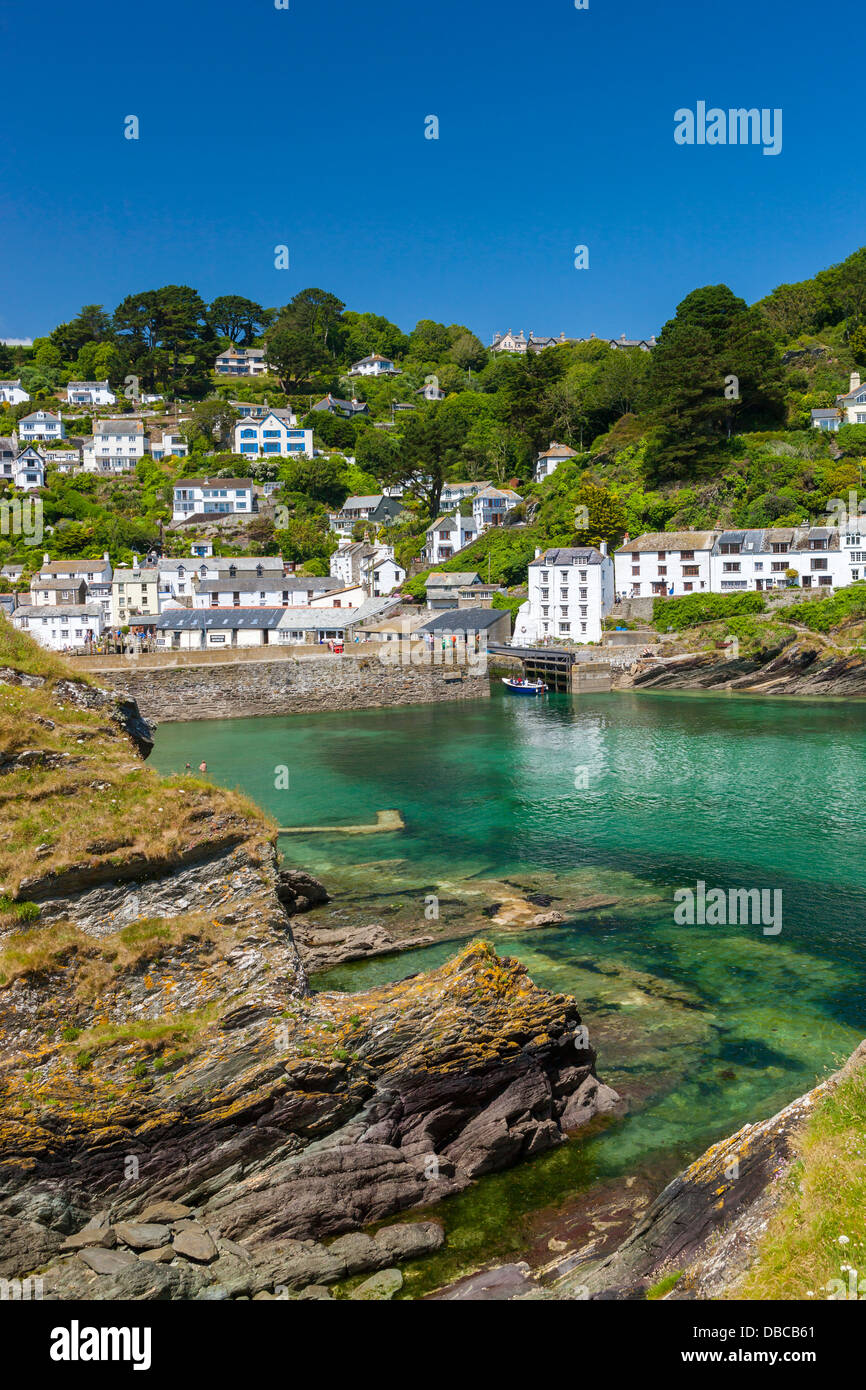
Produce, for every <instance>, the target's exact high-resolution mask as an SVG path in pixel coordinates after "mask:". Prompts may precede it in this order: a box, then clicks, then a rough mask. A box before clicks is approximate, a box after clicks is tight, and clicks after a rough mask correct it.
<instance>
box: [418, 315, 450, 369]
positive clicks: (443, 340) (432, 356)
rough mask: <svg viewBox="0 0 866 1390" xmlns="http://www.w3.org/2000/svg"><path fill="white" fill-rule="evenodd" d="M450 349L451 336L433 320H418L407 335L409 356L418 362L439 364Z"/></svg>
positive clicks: (441, 325)
mask: <svg viewBox="0 0 866 1390" xmlns="http://www.w3.org/2000/svg"><path fill="white" fill-rule="evenodd" d="M450 349H451V334H450V333H449V332H448V329H447V328H446V327H445V325H444V323H436V321H435V319H419V320H418V322H417V323H416V325H415V327H414V329H413V330H412V332H411V333H410V334H409V356H410V357H413V358H415V360H416V361H418V362H439V361H440V360H441V359H442V358H443V357H445V356H446V355H447V353H448V352H449V351H450Z"/></svg>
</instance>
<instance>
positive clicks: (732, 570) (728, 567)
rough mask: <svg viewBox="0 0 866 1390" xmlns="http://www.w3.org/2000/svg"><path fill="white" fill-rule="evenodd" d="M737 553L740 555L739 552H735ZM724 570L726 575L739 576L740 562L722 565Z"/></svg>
mask: <svg viewBox="0 0 866 1390" xmlns="http://www.w3.org/2000/svg"><path fill="white" fill-rule="evenodd" d="M735 553H738V552H735ZM722 569H723V571H724V573H725V574H739V572H740V565H739V561H737V562H733V561H729V562H727V563H725V564H723V565H722Z"/></svg>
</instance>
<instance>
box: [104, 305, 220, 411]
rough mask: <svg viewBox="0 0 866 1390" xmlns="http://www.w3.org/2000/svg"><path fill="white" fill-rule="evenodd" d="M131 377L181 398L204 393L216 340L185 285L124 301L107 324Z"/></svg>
mask: <svg viewBox="0 0 866 1390" xmlns="http://www.w3.org/2000/svg"><path fill="white" fill-rule="evenodd" d="M112 327H113V329H114V332H115V334H116V337H117V341H118V343H119V344H120V345H122V346H123V348H124V349H125V351H126V352H127V354H128V356H129V359H130V366H131V369H132V372H133V373H134V374H135V375H137V376H139V377H141V378H142V380H143V382H144V384H145V385H147V386H150V387H152V386H153V385H155V384H156V383H157V382H161V383H163V384H165V385H166V386H167V387H168V388H169V389H171V390H174V391H176V392H178V393H180V392H183V393H184V394H187V395H197V394H200V393H202V392H203V391H204V390H205V389H207V385H208V382H209V378H210V369H211V366H212V362H213V357H214V356H215V355H216V347H215V344H216V340H215V336H214V331H213V328H212V327H211V325H210V323H209V322H208V318H207V310H206V308H205V304H204V301H203V300H202V298H201V296H200V295H199V294H198V293H197V291H196V290H194V289H191V288H190V287H189V285H164V286H163V287H162V289H159V290H144V291H143V292H142V293H140V294H131V295H127V297H126V299H124V300H122V301H121V303H120V304H118V306H117V308H116V309H115V311H114V315H113V318H112Z"/></svg>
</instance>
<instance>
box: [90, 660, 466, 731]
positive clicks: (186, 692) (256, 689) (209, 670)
mask: <svg viewBox="0 0 866 1390" xmlns="http://www.w3.org/2000/svg"><path fill="white" fill-rule="evenodd" d="M88 674H89V675H90V676H91V677H92V679H94V680H95V681H96V682H97V683H99V684H100V685H103V686H105V687H106V688H107V689H111V690H117V691H119V692H122V693H123V694H124V695H128V696H130V697H131V698H132V699H134V700H137V701H138V706H139V709H140V710H141V713H142V715H143V716H144V718H145V719H148V720H154V721H155V722H156V723H158V724H166V723H172V722H177V721H181V720H187V719H245V718H249V717H250V716H253V715H269V714H274V715H280V714H316V713H319V712H320V711H323V710H349V709H378V708H380V707H382V706H387V705H424V704H432V703H434V702H439V701H442V700H477V699H483V698H486V697H488V696H489V695H490V681H489V679H488V677H487V676H486V675H478V674H476V673H475V672H473V671H472V670H471V669H470V668H466V667H464V668H459V667H457V668H455V667H448V666H445V667H442V666H433V667H426V666H417V667H416V666H389V665H385V664H383V663H382V662H381V661H379V660H378V659H377V658H375V657H352V656H342V657H340V656H323V657H320V658H312V659H311V658H306V659H304V660H301V661H292V660H287V659H286V658H285V657H282V658H278V659H276V660H274V661H261V660H259V661H255V662H250V663H246V662H243V661H233V662H227V663H226V664H225V665H219V666H217V665H212V664H206V665H202V666H190V665H182V666H181V665H178V666H167V667H166V666H159V667H150V668H149V667H147V666H145V665H144V664H143V663H138V662H136V663H132V662H130V663H129V665H128V666H127V667H125V668H124V669H122V670H118V669H117V667H116V666H112V667H111V668H110V669H106V670H104V671H100V670H98V669H92V670H90V671H89V672H88Z"/></svg>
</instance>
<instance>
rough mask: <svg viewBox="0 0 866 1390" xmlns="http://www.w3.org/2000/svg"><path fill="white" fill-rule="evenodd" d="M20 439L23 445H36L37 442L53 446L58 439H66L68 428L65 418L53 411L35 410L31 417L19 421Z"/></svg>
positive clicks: (27, 416) (26, 416)
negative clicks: (41, 441)
mask: <svg viewBox="0 0 866 1390" xmlns="http://www.w3.org/2000/svg"><path fill="white" fill-rule="evenodd" d="M18 438H19V440H20V441H21V443H22V444H34V443H36V441H37V440H44V441H45V442H46V443H48V444H51V443H53V442H55V441H56V440H58V439H65V438H66V426H65V425H64V423H63V417H62V416H61V415H55V414H54V412H53V411H51V410H34V411H33V413H32V414H31V415H25V416H24V418H23V419H21V420H19V421H18Z"/></svg>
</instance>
